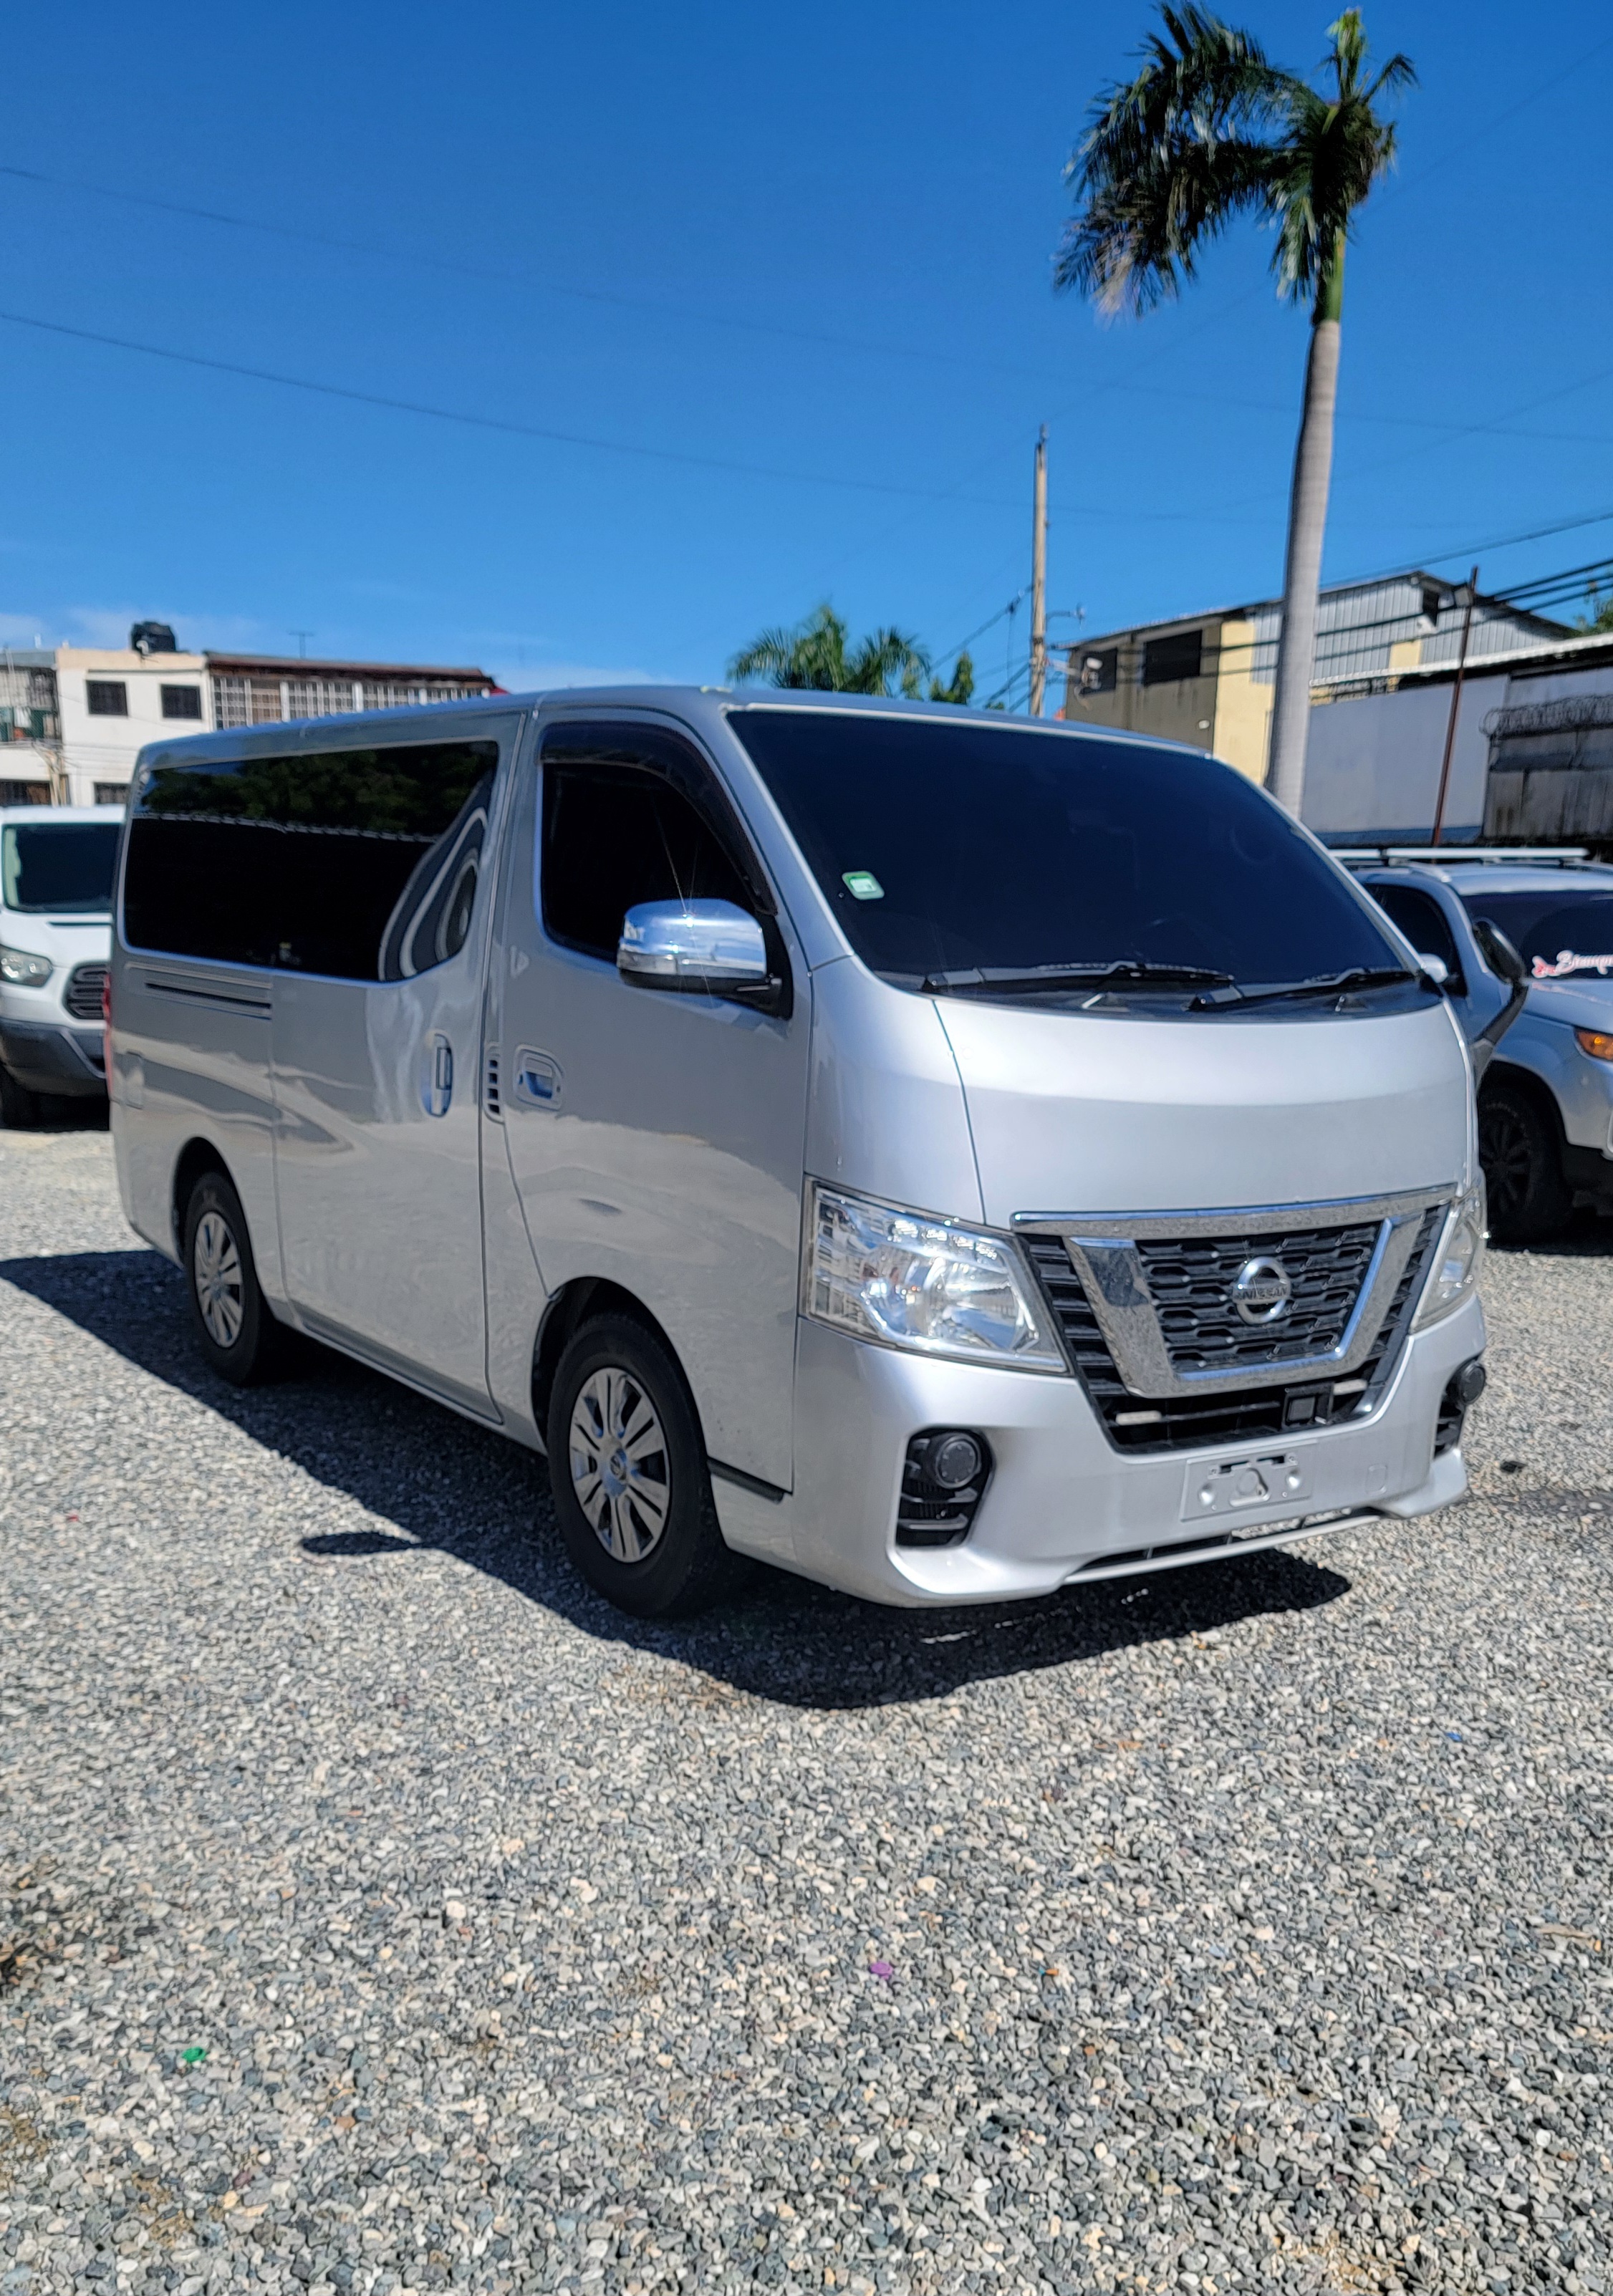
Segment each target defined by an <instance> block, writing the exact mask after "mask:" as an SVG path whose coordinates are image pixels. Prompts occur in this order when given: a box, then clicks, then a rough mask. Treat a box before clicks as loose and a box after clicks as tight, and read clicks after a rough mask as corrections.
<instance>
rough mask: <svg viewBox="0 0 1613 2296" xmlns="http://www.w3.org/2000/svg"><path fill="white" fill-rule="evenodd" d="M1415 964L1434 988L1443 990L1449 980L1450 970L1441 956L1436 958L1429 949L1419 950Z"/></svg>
mask: <svg viewBox="0 0 1613 2296" xmlns="http://www.w3.org/2000/svg"><path fill="white" fill-rule="evenodd" d="M1417 962H1418V963H1419V964H1420V965H1421V967H1422V969H1423V971H1424V972H1426V973H1427V974H1428V979H1429V980H1431V981H1432V982H1433V983H1434V986H1435V988H1444V987H1445V985H1446V983H1447V982H1448V981H1449V980H1450V978H1451V968H1450V966H1449V965H1448V964H1446V963H1445V961H1444V957H1443V956H1436V955H1435V954H1434V952H1433V950H1432V949H1431V948H1420V949H1419V950H1418V952H1417Z"/></svg>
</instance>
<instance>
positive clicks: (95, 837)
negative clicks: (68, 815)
mask: <svg viewBox="0 0 1613 2296" xmlns="http://www.w3.org/2000/svg"><path fill="white" fill-rule="evenodd" d="M121 829H122V824H121V822H117V821H41V822H32V821H29V822H7V823H6V824H5V827H4V829H3V830H0V886H3V887H4V897H5V906H6V907H7V908H8V909H29V910H33V911H35V912H36V913H37V912H38V911H40V910H46V909H48V910H49V911H51V912H52V913H53V914H55V915H58V916H83V915H85V914H95V915H104V914H106V913H107V911H108V910H110V909H111V906H112V874H113V872H114V871H115V870H116V868H117V866H118V838H119V832H120V831H121Z"/></svg>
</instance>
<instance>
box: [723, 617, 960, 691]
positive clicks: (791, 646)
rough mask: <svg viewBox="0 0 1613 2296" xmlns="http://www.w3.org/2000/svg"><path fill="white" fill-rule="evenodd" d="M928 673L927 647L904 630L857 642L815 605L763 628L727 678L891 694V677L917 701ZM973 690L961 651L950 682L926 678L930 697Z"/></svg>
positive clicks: (841, 624)
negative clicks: (786, 623)
mask: <svg viewBox="0 0 1613 2296" xmlns="http://www.w3.org/2000/svg"><path fill="white" fill-rule="evenodd" d="M929 673H930V657H929V653H928V652H927V650H926V648H925V647H924V646H923V645H922V644H920V643H919V641H918V638H916V637H912V636H909V635H908V633H907V632H906V631H904V630H899V629H894V628H888V629H877V630H875V631H874V632H873V633H872V634H871V635H869V636H868V637H866V638H860V639H859V640H858V642H857V643H856V644H855V645H853V644H852V643H851V634H850V632H849V631H848V629H847V627H846V625H845V622H844V619H843V618H842V617H841V616H840V615H839V614H837V613H836V612H835V610H834V608H833V607H832V606H829V605H827V604H826V605H822V606H819V608H818V610H817V611H816V612H815V613H812V614H809V615H808V617H807V619H806V620H805V621H804V622H798V623H797V624H796V626H795V627H794V629H771V630H763V631H762V632H761V635H760V636H759V637H756V638H753V640H752V641H751V643H750V644H749V645H748V646H745V647H743V648H742V649H741V650H740V652H738V653H737V654H736V655H735V656H734V658H733V660H732V661H730V662H729V664H728V676H730V677H732V678H735V679H737V681H738V682H739V683H740V684H742V685H785V686H793V687H796V688H806V689H809V690H812V691H816V692H819V693H890V691H891V688H892V681H893V680H894V681H895V683H896V685H897V686H898V687H899V688H900V690H901V692H902V693H905V694H907V695H908V696H909V698H914V699H916V698H917V697H918V694H919V693H921V691H922V689H923V681H924V679H925V678H926V676H929ZM974 691H975V666H974V664H973V662H971V660H969V657H968V655H967V653H962V654H959V657H958V662H957V666H956V668H954V670H953V672H952V676H951V682H950V684H949V685H945V686H942V685H941V684H940V683H939V681H938V680H937V679H935V678H934V677H931V678H930V695H929V698H930V700H931V701H959V702H962V701H967V700H968V698H969V696H970V695H971V694H972V693H973V692H974Z"/></svg>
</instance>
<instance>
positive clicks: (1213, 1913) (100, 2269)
mask: <svg viewBox="0 0 1613 2296" xmlns="http://www.w3.org/2000/svg"><path fill="white" fill-rule="evenodd" d="M1488 1299H1489V1303H1490V1310H1491V1321H1492V1325H1493V1331H1494V1341H1493V1346H1492V1354H1491V1364H1492V1379H1493V1383H1492V1387H1491V1390H1490V1395H1489V1397H1488V1398H1486V1399H1485V1403H1484V1405H1483V1406H1480V1410H1479V1413H1478V1414H1477V1415H1476V1421H1475V1423H1474V1425H1473V1428H1472V1434H1471V1442H1470V1455H1471V1457H1472V1460H1473V1464H1474V1469H1475V1488H1476V1496H1475V1497H1474V1498H1473V1499H1472V1500H1471V1501H1470V1502H1469V1504H1468V1505H1466V1506H1464V1507H1462V1508H1461V1509H1458V1510H1456V1511H1454V1512H1453V1513H1451V1514H1450V1515H1448V1516H1447V1517H1445V1518H1444V1519H1443V1520H1442V1521H1436V1522H1435V1523H1432V1524H1425V1525H1408V1526H1403V1527H1398V1528H1395V1527H1386V1528H1385V1529H1382V1530H1379V1531H1377V1532H1375V1533H1373V1534H1371V1535H1370V1536H1359V1537H1353V1538H1345V1539H1341V1540H1339V1541H1337V1542H1336V1543H1334V1544H1332V1545H1330V1546H1326V1547H1322V1548H1314V1547H1313V1548H1309V1549H1306V1550H1304V1552H1303V1554H1296V1555H1294V1556H1288V1555H1283V1554H1275V1555H1269V1556H1263V1557H1251V1558H1248V1559H1247V1560H1245V1561H1243V1562H1232V1563H1223V1564H1220V1565H1216V1566H1214V1567H1213V1568H1203V1569H1199V1570H1190V1571H1187V1572H1183V1573H1180V1574H1177V1575H1174V1576H1171V1575H1165V1576H1162V1577H1161V1578H1160V1579H1157V1580H1154V1581H1148V1582H1140V1581H1130V1582H1121V1584H1120V1585H1118V1586H1115V1587H1090V1588H1087V1589H1085V1590H1083V1591H1082V1593H1080V1594H1079V1595H1074V1596H1072V1597H1069V1598H1066V1599H1061V1600H1058V1601H1054V1602H1048V1603H1038V1604H1033V1605H1030V1606H1028V1607H1024V1608H1010V1609H1004V1610H1001V1611H992V1612H988V1613H979V1612H972V1613H967V1614H961V1615H958V1614H948V1615H945V1616H942V1615H937V1614H934V1613H928V1614H913V1613H896V1612H889V1611H877V1610H874V1609H870V1608H865V1607H863V1606H860V1605H859V1604H857V1603H852V1602H850V1601H848V1600H845V1599H843V1598H840V1597H838V1596H835V1595H827V1594H823V1593H820V1592H818V1591H816V1590H814V1589H812V1588H810V1587H804V1586H802V1585H800V1584H797V1583H795V1582H794V1581H791V1580H789V1579H784V1578H781V1577H771V1576H769V1577H764V1578H763V1579H761V1580H760V1581H759V1582H758V1584H757V1585H756V1587H755V1588H754V1590H753V1592H751V1593H750V1594H749V1595H747V1596H746V1597H745V1599H744V1600H743V1601H742V1602H740V1603H738V1604H737V1606H736V1607H734V1608H733V1609H732V1610H730V1611H728V1612H727V1613H725V1614H723V1615H720V1616H719V1617H717V1618H715V1619H712V1620H706V1621H703V1622H699V1623H697V1624H695V1625H694V1626H692V1627H685V1628H677V1629H669V1628H653V1629H646V1628H638V1627H636V1626H632V1625H630V1624H628V1623H627V1622H624V1621H623V1620H621V1619H620V1618H618V1617H617V1616H616V1615H615V1614H614V1613H613V1612H611V1611H608V1610H606V1609H605V1608H604V1607H603V1606H602V1605H600V1604H598V1603H596V1602H594V1601H593V1600H592V1599H591V1598H590V1597H587V1596H585V1595H582V1594H581V1593H580V1591H579V1589H578V1587H577V1586H576V1584H575V1583H574V1582H573V1580H572V1579H571V1577H570V1576H569V1574H568V1573H567V1571H566V1570H565V1567H564V1562H563V1561H562V1559H561V1556H560V1554H559V1552H558V1546H557V1541H556V1538H555V1533H554V1531H553V1529H552V1527H551V1525H550V1521H549V1518H548V1513H547V1502H546V1500H545V1497H544V1496H543V1477H542V1471H541V1469H540V1468H539V1467H538V1466H535V1465H534V1464H533V1463H532V1462H531V1461H530V1460H528V1459H527V1458H526V1457H525V1456H523V1454H521V1453H519V1452H517V1451H515V1450H514V1448H512V1447H507V1446H506V1445H504V1444H502V1443H500V1442H498V1441H497V1440H495V1439H491V1438H490V1437H487V1436H485V1435H483V1434H481V1432H479V1431H476V1430H475V1429H473V1428H472V1427H470V1426H468V1425H465V1424H464V1423H461V1422H459V1421H457V1420H456V1419H454V1418H452V1417H450V1416H449V1415H445V1414H443V1413H440V1412H439V1411H437V1410H435V1409H434V1408H433V1407H432V1406H429V1405H426V1404H424V1403H421V1402H418V1401H416V1400H415V1399H414V1398H411V1397H409V1396H407V1394H405V1393H404V1392H403V1391H402V1390H399V1389H396V1388H394V1387H391V1386H389V1385H388V1384H387V1383H385V1382H382V1381H380V1380H377V1379H373V1378H371V1377H369V1376H368V1375H366V1374H362V1373H360V1372H358V1371H357V1370H355V1369H352V1368H350V1367H348V1366H345V1365H342V1364H341V1363H338V1362H334V1361H332V1360H329V1359H325V1358H318V1359H317V1360H314V1359H310V1363H309V1366H308V1368H307V1370H306V1371H305V1373H304V1374H302V1375H300V1377H298V1378H296V1379H294V1380H292V1381H291V1382H289V1383H287V1384H285V1385H284V1386H281V1387H278V1388H275V1389H271V1390H260V1391H259V1392H257V1393H254V1394H251V1395H247V1396H244V1397H243V1396H239V1395H236V1394H235V1393H234V1392H232V1391H231V1390H227V1389H226V1388H224V1387H221V1386H220V1385H218V1384H217V1383H215V1382H212V1381H210V1379H209V1378H208V1377H207V1375H206V1374H204V1373H202V1370H201V1369H200V1367H199V1365H198V1362H197V1359H196V1357H195V1355H194V1353H193V1349H192V1347H191V1344H190V1341H189V1337H188V1333H187V1329H186V1323H185V1308H184V1302H183V1298H182V1293H181V1289H180V1283H179V1279H178V1277H177V1275H176V1274H175V1272H174V1271H173V1270H171V1269H170V1268H169V1267H168V1266H167V1264H166V1263H165V1262H163V1261H162V1260H160V1259H158V1258H157V1257H156V1256H155V1255H153V1254H152V1253H150V1252H147V1251H144V1250H142V1249H138V1248H136V1246H135V1245H134V1243H133V1240H132V1239H131V1238H130V1236H129V1235H128V1233H127V1232H126V1230H125V1229H124V1227H123V1225H122V1222H121V1218H120V1216H119V1210H118V1206H117V1201H116V1194H115V1190H114V1186H113V1180H112V1172H111V1155H110V1149H109V1144H108V1142H107V1140H106V1138H105V1136H104V1135H102V1134H96V1133H93V1132H83V1131H80V1132H74V1131H65V1132H61V1133H58V1134H55V1135H39V1136H21V1135H5V1136H3V1137H0V1300H3V1301H4V1307H3V1308H0V1426H3V1428H4V1435H3V1438H0V1462H3V1463H4V1477H3V1478H0V1540H3V1542H4V1550H3V1551H4V1568H3V1571H0V1674H3V1677H4V1686H3V1690H0V1712H3V1718H4V1726H5V1738H4V1757H3V1762H4V1767H3V1769H0V2296H12V2292H18V2291H22V2290H29V2291H36V2290H45V2289H51V2290H57V2289H68V2288H72V2289H78V2290H86V2291H87V2290H94V2289H100V2290H104V2291H106V2292H108V2296H111V2292H114V2291H121V2290H132V2289H144V2290H157V2289H177V2290H178V2291H180V2292H181V2296H190V2292H193V2291H199V2290H202V2289H203V2288H208V2289H218V2288H230V2289H235V2288H247V2287H254V2288H255V2287H259V2286H261V2287H265V2288H284V2289H286V2290H288V2291H292V2290H294V2289H295V2288H296V2287H297V2286H299V2285H306V2286H307V2287H308V2288H309V2289H310V2290H312V2291H314V2292H317V2296H325V2292H333V2291H341V2292H343V2296H345V2292H347V2291H349V2290H353V2291H357V2292H358V2296H366V2292H369V2291H372V2290H373V2291H376V2292H381V2291H391V2290H393V2289H398V2288H403V2289H420V2290H424V2289H428V2288H439V2287H443V2286H446V2285H453V2286H456V2287H466V2288H472V2289H476V2290H499V2289H532V2290H537V2289H543V2290H548V2289H558V2288H564V2289H575V2290H588V2291H593V2290H599V2291H609V2292H615V2291H622V2292H637V2291H640V2290H642V2291H646V2292H647V2291H662V2290H671V2289H673V2288H681V2289H684V2290H687V2291H695V2290H698V2291H701V2292H705V2291H710V2290H728V2289H739V2288H745V2289H749V2288H752V2287H756V2286H764V2287H778V2288H800V2289H805V2288H835V2289H850V2290H858V2291H864V2292H867V2291H872V2290H879V2291H913V2292H919V2291H932V2290H934V2291H944V2292H947V2296H951V2292H954V2291H957V2290H959V2289H971V2290H972V2289H984V2290H992V2291H996V2290H1005V2291H1009V2290H1011V2291H1020V2290H1034V2291H1038V2292H1041V2291H1047V2290H1054V2291H1064V2290H1074V2289H1079V2290H1087V2289H1111V2288H1121V2289H1135V2290H1141V2289H1151V2290H1157V2289H1164V2288H1174V2287H1180V2288H1185V2289H1187V2290H1189V2291H1200V2290H1202V2291H1204V2292H1206V2296H1219V2292H1222V2291H1224V2290H1244V2289H1259V2290H1266V2289H1293V2290H1303V2289H1318V2290H1332V2291H1354V2290H1368V2291H1391V2290H1397V2289H1405V2290H1439V2291H1451V2292H1455V2291H1461V2292H1462V2296H1469V2292H1473V2291H1485V2290H1496V2291H1509V2292H1534V2291H1538V2290H1559V2289H1562V2290H1568V2291H1578V2290H1581V2289H1587V2290H1592V2291H1601V2290H1602V2289H1604V2288H1607V2287H1610V2286H1613V2264H1610V2262H1609V2255H1608V2247H1607V2243H1608V2237H1609V2235H1608V2226H1609V2224H1610V2223H1613V2162H1610V2161H1609V2153H1608V2149H1607V2148H1608V2147H1609V2145H1610V2144H1613V2131H1610V2129H1609V2119H1608V2113H1607V2107H1606V2102H1605V2091H1604V2088H1603V2087H1602V2086H1601V2084H1603V2083H1604V2082H1605V2081H1606V2079H1607V2078H1608V2074H1609V2042H1610V2041H1613V2030H1609V2029H1610V2028H1613V2000H1610V1999H1609V1962H1610V1960H1613V1953H1610V1952H1609V1950H1605V1949H1604V1948H1606V1947H1607V1945H1608V1940H1609V1935H1610V1934H1613V1932H1610V1931H1609V1909H1608V1811H1609V1735H1610V1727H1609V1697H1608V1683H1609V1673H1608V1660H1609V1620H1608V1603H1607V1590H1608V1552H1609V1547H1608V1539H1609V1524H1610V1523H1613V1474H1610V1473H1609V1461H1610V1460H1613V1442H1610V1438H1613V1404H1610V1402H1609V1385H1608V1379H1607V1365H1608V1364H1609V1360H1613V1253H1610V1252H1609V1250H1608V1247H1607V1246H1606V1245H1605V1244H1604V1243H1603V1242H1601V1241H1600V1240H1599V1238H1598V1237H1597V1235H1596V1234H1595V1233H1594V1232H1593V1231H1587V1232H1585V1233H1584V1234H1582V1235H1581V1236H1580V1237H1579V1238H1578V1239H1577V1240H1576V1241H1575V1242H1571V1243H1570V1244H1569V1245H1568V1246H1566V1247H1564V1248H1562V1249H1560V1250H1557V1251H1551V1252H1541V1253H1537V1254H1534V1255H1521V1254H1513V1255H1506V1256H1496V1257H1494V1258H1493V1259H1492V1260H1491V1262H1490V1272H1489V1280H1488Z"/></svg>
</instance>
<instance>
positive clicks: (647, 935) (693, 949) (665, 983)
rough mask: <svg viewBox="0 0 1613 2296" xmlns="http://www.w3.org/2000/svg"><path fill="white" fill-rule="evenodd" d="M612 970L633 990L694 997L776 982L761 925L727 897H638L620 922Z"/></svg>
mask: <svg viewBox="0 0 1613 2296" xmlns="http://www.w3.org/2000/svg"><path fill="white" fill-rule="evenodd" d="M616 970H617V972H619V973H620V974H621V978H622V979H623V980H626V981H630V982H631V984H632V985H633V987H634V988H671V989H681V990H682V991H684V992H685V993H686V994H688V995H693V996H743V995H744V994H745V992H746V991H747V990H748V991H750V992H752V993H754V992H756V991H759V990H761V991H766V990H769V989H771V988H774V987H776V985H777V984H776V983H775V981H774V980H773V977H772V974H771V972H769V968H768V952H767V942H766V940H765V939H764V938H763V935H762V931H761V925H760V924H759V923H758V922H757V921H756V919H755V918H754V917H753V916H751V915H749V914H747V913H746V911H745V910H744V909H741V908H737V907H736V906H735V905H734V903H733V902H732V901H640V902H639V903H638V905H637V906H636V907H634V908H630V910H629V911H628V913H627V915H626V917H625V918H624V919H623V921H622V926H621V940H620V941H619V942H618V943H617V946H616Z"/></svg>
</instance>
